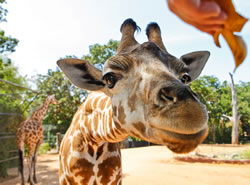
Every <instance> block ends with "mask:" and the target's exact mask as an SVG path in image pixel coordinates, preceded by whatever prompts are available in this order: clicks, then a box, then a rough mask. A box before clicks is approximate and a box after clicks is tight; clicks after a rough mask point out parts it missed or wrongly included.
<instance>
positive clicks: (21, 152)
mask: <svg viewBox="0 0 250 185" xmlns="http://www.w3.org/2000/svg"><path fill="white" fill-rule="evenodd" d="M18 154H19V168H18V170H19V172H20V174H21V178H22V179H21V181H22V182H21V184H22V185H24V184H25V183H24V174H23V150H21V149H19V150H18Z"/></svg>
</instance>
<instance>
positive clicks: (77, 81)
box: [57, 58, 105, 91]
mask: <svg viewBox="0 0 250 185" xmlns="http://www.w3.org/2000/svg"><path fill="white" fill-rule="evenodd" d="M57 65H58V66H59V67H60V69H61V70H62V71H63V72H64V74H65V75H66V76H67V78H68V79H69V80H70V81H71V82H72V83H73V84H74V85H76V86H77V87H79V88H81V89H85V90H90V91H96V90H102V89H103V88H104V87H105V84H104V83H103V82H102V71H101V70H99V69H97V68H96V67H94V66H93V65H91V64H90V63H89V62H88V61H86V60H80V59H75V58H66V59H62V60H58V61H57Z"/></svg>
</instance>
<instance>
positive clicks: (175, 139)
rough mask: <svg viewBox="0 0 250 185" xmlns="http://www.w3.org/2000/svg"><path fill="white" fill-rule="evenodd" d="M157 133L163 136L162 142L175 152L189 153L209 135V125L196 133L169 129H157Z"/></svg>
mask: <svg viewBox="0 0 250 185" xmlns="http://www.w3.org/2000/svg"><path fill="white" fill-rule="evenodd" d="M155 133H156V134H157V135H158V136H159V137H160V138H161V140H162V142H163V143H162V144H164V145H165V146H167V147H168V148H169V149H170V150H171V151H173V152H175V153H188V152H191V151H192V150H194V149H195V148H196V147H197V146H198V145H199V144H201V143H202V142H203V141H204V140H205V138H206V137H207V135H208V127H207V126H206V127H205V128H204V129H202V130H201V131H199V132H197V133H194V134H180V133H176V132H171V131H168V130H162V129H157V131H155Z"/></svg>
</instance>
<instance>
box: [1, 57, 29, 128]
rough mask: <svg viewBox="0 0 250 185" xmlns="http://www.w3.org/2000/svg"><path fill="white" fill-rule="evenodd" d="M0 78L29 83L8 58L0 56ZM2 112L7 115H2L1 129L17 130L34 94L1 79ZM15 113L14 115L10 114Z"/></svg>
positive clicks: (17, 82)
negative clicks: (27, 92) (26, 92)
mask: <svg viewBox="0 0 250 185" xmlns="http://www.w3.org/2000/svg"><path fill="white" fill-rule="evenodd" d="M0 79H2V80H7V81H10V82H13V83H16V84H19V85H22V86H26V87H27V86H28V85H27V79H26V78H25V77H22V76H21V75H20V74H19V73H18V69H17V68H16V67H15V66H14V65H13V64H12V62H11V60H10V59H8V58H6V57H5V58H4V57H2V58H1V57H0ZM0 87H1V88H0V112H1V113H4V114H6V113H7V114H6V115H2V116H1V117H0V122H1V124H0V131H1V130H5V131H9V132H12V131H15V127H16V125H17V124H18V123H19V122H21V121H22V120H23V119H24V118H25V117H26V113H25V111H24V110H25V107H27V105H28V101H25V100H28V99H29V98H31V96H32V94H25V91H26V90H25V89H22V88H19V87H15V86H12V85H10V84H7V83H5V82H2V81H0ZM8 114H13V115H8Z"/></svg>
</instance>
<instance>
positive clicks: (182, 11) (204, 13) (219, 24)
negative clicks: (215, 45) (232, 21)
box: [167, 0, 227, 34]
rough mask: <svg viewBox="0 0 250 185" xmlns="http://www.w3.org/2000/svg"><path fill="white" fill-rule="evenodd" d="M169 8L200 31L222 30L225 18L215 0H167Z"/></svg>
mask: <svg viewBox="0 0 250 185" xmlns="http://www.w3.org/2000/svg"><path fill="white" fill-rule="evenodd" d="M167 3H168V7H169V9H170V10H171V11H172V12H173V13H174V14H176V15H177V16H178V17H179V18H180V19H182V20H183V21H184V22H186V23H188V24H190V25H192V26H194V27H196V28H197V29H199V30H200V31H203V32H206V33H208V34H213V33H214V32H215V31H218V30H222V29H223V25H224V23H225V21H226V19H227V15H226V13H225V12H223V11H222V10H221V8H220V6H219V5H218V4H217V3H216V2H211V1H201V0H167Z"/></svg>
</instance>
